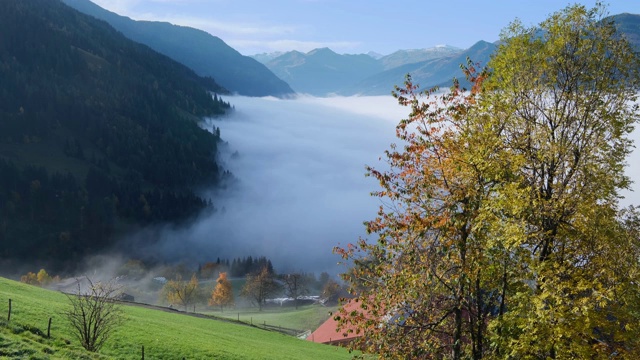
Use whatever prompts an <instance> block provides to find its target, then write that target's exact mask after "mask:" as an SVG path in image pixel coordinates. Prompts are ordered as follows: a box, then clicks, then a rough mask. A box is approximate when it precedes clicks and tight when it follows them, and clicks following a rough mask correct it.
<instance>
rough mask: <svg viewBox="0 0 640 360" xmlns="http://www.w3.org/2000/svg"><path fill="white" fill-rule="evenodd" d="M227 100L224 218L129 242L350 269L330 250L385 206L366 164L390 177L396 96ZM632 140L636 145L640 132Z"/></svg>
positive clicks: (160, 251)
mask: <svg viewBox="0 0 640 360" xmlns="http://www.w3.org/2000/svg"><path fill="white" fill-rule="evenodd" d="M227 100H229V101H230V102H231V103H232V104H233V105H234V106H235V109H236V110H235V112H234V113H233V114H231V115H229V116H227V117H224V118H219V119H212V120H209V123H208V126H209V128H211V126H215V127H219V128H220V129H221V133H222V137H223V139H225V140H226V141H227V142H228V146H227V147H226V148H225V149H224V150H223V154H224V155H223V159H221V160H223V161H224V166H225V168H227V169H229V170H231V171H232V172H233V174H234V176H235V177H236V178H237V180H238V184H235V185H234V186H232V187H230V188H229V189H226V190H224V191H220V190H214V189H210V190H207V191H205V192H204V193H205V195H206V196H209V197H211V198H213V199H215V200H214V203H215V206H216V207H217V208H218V209H219V210H220V211H218V212H216V213H214V214H208V215H203V216H202V217H201V218H200V219H199V220H197V221H195V222H194V223H193V224H192V225H190V226H188V227H185V228H180V229H167V228H161V229H159V228H155V229H147V230H144V231H143V232H141V233H138V234H136V235H135V236H134V237H133V238H131V239H129V240H132V239H133V243H136V242H137V241H135V239H146V241H148V240H149V239H153V240H154V245H153V246H152V247H150V248H149V247H145V248H143V251H144V253H145V254H146V255H148V256H151V257H160V258H161V259H169V260H175V261H184V262H187V263H189V262H191V263H194V264H195V263H198V262H204V261H212V260H215V259H216V258H218V257H220V258H235V257H244V256H249V255H252V256H266V257H268V258H269V259H271V260H272V261H273V263H274V266H275V267H276V270H277V271H281V272H284V271H308V272H316V273H317V272H320V271H328V272H330V273H338V272H340V271H342V270H344V269H343V268H340V267H338V266H336V263H337V262H338V261H340V259H339V257H338V256H336V255H334V254H332V248H333V247H334V246H336V245H338V244H342V245H346V244H347V243H350V242H354V241H356V240H357V239H358V238H359V237H360V236H365V231H364V230H365V228H364V225H363V224H362V223H363V222H364V221H366V220H371V219H373V218H374V217H375V215H376V212H377V209H378V207H379V206H380V204H381V202H380V200H379V199H377V198H373V197H371V196H370V195H369V193H370V192H371V191H373V190H378V188H379V185H378V184H377V183H376V181H375V180H374V179H372V178H369V177H365V165H371V166H374V167H376V168H386V164H385V163H384V162H383V161H380V160H379V158H380V157H381V156H383V153H384V150H386V149H388V148H389V145H390V144H391V143H394V142H396V138H395V125H396V124H397V122H398V121H399V120H400V119H402V118H404V117H406V115H407V114H408V110H409V109H407V108H404V107H401V106H399V105H397V103H396V102H395V100H394V99H393V98H392V97H390V96H389V97H334V98H314V97H300V98H298V99H296V100H281V99H275V98H246V97H232V98H229V99H227ZM632 138H634V139H635V141H636V142H638V141H640V131H638V130H636V132H635V133H634V134H633V135H632ZM235 152H237V156H236V155H233V154H234V153H235ZM639 158H640V152H639V151H635V152H634V154H632V155H631V157H630V158H629V159H628V163H629V167H628V169H627V174H628V175H629V176H631V178H632V180H634V181H635V183H634V184H633V185H632V187H633V188H634V189H635V188H638V186H640V185H638V182H640V167H639V166H638V159H639ZM623 195H624V196H625V197H626V198H625V199H623V200H622V201H621V205H622V206H627V205H631V204H638V201H637V193H636V192H629V191H625V192H623ZM146 241H143V242H146ZM138 255H140V254H138Z"/></svg>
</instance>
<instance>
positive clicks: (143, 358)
mask: <svg viewBox="0 0 640 360" xmlns="http://www.w3.org/2000/svg"><path fill="white" fill-rule="evenodd" d="M142 360H144V345H142Z"/></svg>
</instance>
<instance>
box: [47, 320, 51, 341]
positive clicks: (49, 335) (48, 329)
mask: <svg viewBox="0 0 640 360" xmlns="http://www.w3.org/2000/svg"><path fill="white" fill-rule="evenodd" d="M49 338H51V318H49V325H47V339H49Z"/></svg>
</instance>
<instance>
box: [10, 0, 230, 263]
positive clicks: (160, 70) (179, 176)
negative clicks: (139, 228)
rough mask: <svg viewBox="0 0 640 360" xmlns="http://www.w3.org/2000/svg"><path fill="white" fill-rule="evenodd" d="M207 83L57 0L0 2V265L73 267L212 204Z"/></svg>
mask: <svg viewBox="0 0 640 360" xmlns="http://www.w3.org/2000/svg"><path fill="white" fill-rule="evenodd" d="M226 92H227V91H226V90H225V89H224V88H222V87H220V86H219V85H218V84H217V83H216V82H215V80H213V79H211V78H201V77H199V76H197V75H196V74H195V73H193V71H191V70H190V69H188V68H186V67H185V66H183V65H181V64H179V63H177V62H175V61H173V60H171V59H169V58H168V57H166V56H163V55H160V54H158V53H156V52H154V51H152V50H151V49H149V48H148V47H146V46H144V45H140V44H138V43H135V42H133V41H130V40H128V39H126V38H125V37H124V36H122V34H120V33H119V32H117V31H115V30H113V29H112V28H111V27H110V26H109V25H108V24H107V23H105V22H103V21H99V20H96V19H94V18H92V17H90V16H87V15H83V14H81V13H79V12H77V11H75V10H73V9H71V8H69V7H67V6H66V5H64V4H62V3H61V2H59V1H58V0H29V1H23V0H3V1H2V2H0V258H2V259H16V260H21V261H24V260H49V261H55V263H57V264H59V266H61V267H62V266H66V265H69V264H73V263H74V262H75V261H77V260H78V259H79V258H81V257H82V256H84V255H87V254H90V253H93V252H97V251H99V250H103V249H105V248H107V247H109V246H111V245H112V244H113V243H114V241H115V240H116V239H117V235H118V234H119V233H120V232H122V231H123V229H126V228H128V227H130V226H136V225H144V224H150V223H156V222H180V221H184V220H186V219H189V218H190V217H193V216H194V215H195V214H197V213H198V212H199V211H201V210H203V209H205V208H206V207H209V206H211V202H210V199H202V198H200V197H198V196H197V195H196V194H195V193H194V191H193V189H195V188H196V187H198V186H203V185H207V186H213V185H216V184H219V182H220V181H221V180H222V178H223V177H224V176H225V174H226V173H225V171H224V170H223V169H222V168H221V167H220V166H219V165H218V164H217V163H216V161H215V160H216V151H217V146H218V145H219V143H220V141H221V140H220V137H219V132H214V133H213V134H212V133H210V132H208V131H206V130H203V129H202V128H201V127H200V126H198V121H199V120H200V119H201V118H202V117H204V116H215V115H220V114H223V113H224V112H225V111H226V110H227V109H229V104H228V103H225V102H224V101H223V100H221V99H220V98H219V97H218V96H213V93H217V94H224V93H226Z"/></svg>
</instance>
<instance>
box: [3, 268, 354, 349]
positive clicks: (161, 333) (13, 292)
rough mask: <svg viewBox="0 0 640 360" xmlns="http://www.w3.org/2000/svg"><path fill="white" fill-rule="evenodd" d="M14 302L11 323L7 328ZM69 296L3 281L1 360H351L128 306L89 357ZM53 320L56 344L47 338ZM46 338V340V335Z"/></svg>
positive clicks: (241, 329)
mask: <svg viewBox="0 0 640 360" xmlns="http://www.w3.org/2000/svg"><path fill="white" fill-rule="evenodd" d="M9 299H12V312H11V321H10V322H9V323H7V321H6V320H7V314H8V302H9ZM67 306H68V300H67V298H66V296H65V295H64V294H61V293H58V292H54V291H48V290H43V289H40V288H37V287H34V286H30V285H25V284H22V283H18V282H14V281H11V280H7V279H4V278H0V358H1V359H4V358H9V359H13V358H16V359H19V358H31V359H82V358H84V359H140V358H141V349H142V346H144V348H145V358H147V359H182V358H183V357H184V358H186V359H213V358H215V359H349V358H351V355H350V354H349V353H348V352H347V351H346V350H345V349H342V348H337V347H331V346H326V345H320V344H314V343H311V342H308V341H303V340H298V339H296V338H294V337H290V336H286V335H282V334H279V333H275V332H269V331H265V330H261V329H257V328H254V327H250V326H245V325H238V324H235V323H230V322H223V321H217V320H211V319H202V318H195V317H191V316H186V315H182V314H179V313H173V312H164V311H158V310H150V309H145V308H141V307H136V306H124V307H123V309H124V313H125V317H126V322H125V324H124V325H123V326H121V327H120V328H119V329H118V330H117V331H116V332H115V333H114V334H113V336H112V337H111V339H110V340H109V341H108V342H107V344H106V345H105V347H104V348H103V349H102V350H101V351H100V354H91V353H87V352H85V351H84V350H83V349H82V348H81V347H80V346H79V342H78V340H77V339H76V338H75V337H74V336H73V334H72V333H71V329H70V328H69V326H68V324H67V323H66V321H65V319H64V318H63V317H62V316H61V313H62V311H63V310H64V309H66V308H67ZM49 317H51V318H52V325H51V339H47V338H46V331H47V322H48V320H49ZM40 333H42V335H41V334H40Z"/></svg>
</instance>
